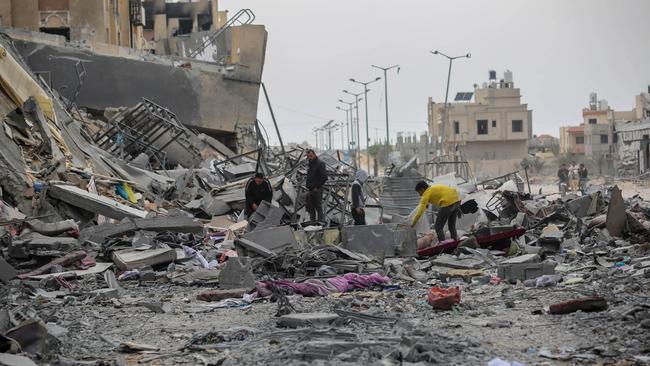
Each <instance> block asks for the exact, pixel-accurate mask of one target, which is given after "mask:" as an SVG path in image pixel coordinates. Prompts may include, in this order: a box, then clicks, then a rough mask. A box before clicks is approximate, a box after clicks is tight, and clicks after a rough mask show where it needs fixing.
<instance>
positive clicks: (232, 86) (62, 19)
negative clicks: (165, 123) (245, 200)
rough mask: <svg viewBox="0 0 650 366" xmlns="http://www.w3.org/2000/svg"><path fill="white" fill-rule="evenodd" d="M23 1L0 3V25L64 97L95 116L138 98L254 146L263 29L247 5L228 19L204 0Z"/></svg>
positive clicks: (235, 146) (196, 126) (224, 138)
mask: <svg viewBox="0 0 650 366" xmlns="http://www.w3.org/2000/svg"><path fill="white" fill-rule="evenodd" d="M25 3H26V4H23V3H22V2H21V5H20V6H19V5H18V3H17V2H16V1H13V2H12V1H9V0H6V1H3V4H4V6H3V7H2V9H4V13H3V14H1V15H0V16H2V19H3V20H5V21H3V24H4V25H5V26H6V27H12V28H7V29H6V31H7V32H8V34H10V35H11V36H12V38H13V39H14V41H15V43H16V48H17V50H18V51H19V52H20V53H21V55H22V56H23V57H24V59H25V61H26V62H27V65H28V66H29V67H30V68H31V69H32V70H34V72H35V73H37V74H38V75H40V76H41V77H42V78H43V79H44V80H45V81H46V82H47V83H48V85H49V86H50V87H51V88H53V89H54V90H56V91H57V92H58V93H59V94H60V95H61V96H62V97H63V98H65V99H66V100H67V103H68V105H73V104H74V105H75V106H76V107H78V108H82V109H84V110H86V111H87V112H88V113H91V114H92V115H94V116H97V117H103V114H104V112H105V111H106V110H109V109H112V108H118V107H134V106H135V105H136V104H138V103H139V102H140V101H141V98H146V99H148V100H151V101H153V102H154V103H157V104H159V105H162V106H165V107H166V108H168V109H169V110H170V111H172V112H173V113H174V114H176V116H177V117H178V120H179V122H180V123H182V124H184V125H185V126H188V127H190V128H192V129H193V130H196V131H198V132H202V133H205V134H207V135H209V136H211V137H214V138H216V139H218V140H219V141H220V142H222V143H224V144H225V145H226V146H228V147H229V148H230V149H231V150H234V151H237V152H243V150H241V151H238V150H239V149H240V147H242V146H247V147H254V146H255V141H256V140H257V138H256V121H257V107H258V98H259V91H260V85H261V80H262V71H263V66H264V58H265V52H266V37H267V33H266V30H265V29H264V26H262V25H255V24H251V23H252V22H253V21H254V19H255V16H254V14H253V13H252V11H250V10H248V9H244V10H242V11H240V12H237V13H236V14H234V15H233V17H231V18H230V19H226V17H227V13H226V12H224V11H219V10H218V9H217V2H216V1H207V0H204V1H200V2H193V3H187V2H180V3H169V4H167V3H165V2H164V1H136V2H133V1H131V2H129V1H126V0H124V1H114V2H111V4H113V6H112V7H107V6H106V4H105V2H104V1H100V0H97V1H95V0H91V1H84V2H83V3H84V5H83V6H82V5H80V4H79V2H78V1H26V2H25ZM91 14H92V16H90V15H91ZM53 19H56V22H57V23H56V24H53V22H55V21H54V20H53ZM220 19H221V20H220ZM48 22H49V23H48ZM120 29H121V30H120ZM39 31H40V32H39ZM48 33H49V34H48ZM129 33H133V34H132V36H131V38H128V37H126V35H128V34H129ZM139 40H144V41H142V42H139ZM106 70H111V72H106Z"/></svg>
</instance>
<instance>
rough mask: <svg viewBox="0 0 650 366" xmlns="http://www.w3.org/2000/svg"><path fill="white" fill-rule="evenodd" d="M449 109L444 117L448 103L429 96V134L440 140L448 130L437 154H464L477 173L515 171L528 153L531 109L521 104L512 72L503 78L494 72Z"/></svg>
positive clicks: (460, 96)
mask: <svg viewBox="0 0 650 366" xmlns="http://www.w3.org/2000/svg"><path fill="white" fill-rule="evenodd" d="M472 99H473V101H472ZM447 109H448V114H449V115H448V116H447V117H446V118H445V107H444V103H435V102H433V101H432V99H431V98H429V108H428V112H429V132H430V134H431V135H432V136H434V139H435V140H436V141H439V140H440V137H441V136H442V135H443V133H444V139H443V140H444V143H443V146H441V148H440V149H439V153H443V154H449V153H452V154H459V155H461V157H462V158H464V159H466V160H467V161H468V162H469V164H470V166H471V168H472V170H473V171H474V173H475V175H476V176H477V177H479V178H480V177H488V176H496V175H500V174H505V173H508V172H511V171H513V170H517V169H518V168H519V166H520V163H521V161H522V160H523V159H525V158H526V157H527V156H528V140H529V139H531V138H532V122H533V118H532V111H531V110H529V109H528V105H527V104H525V103H522V102H521V92H520V90H519V89H518V88H515V84H514V81H513V77H512V72H511V71H506V72H504V75H503V79H501V80H499V81H497V78H496V72H495V71H490V72H489V81H488V82H486V83H483V85H482V86H478V85H474V92H466V93H458V94H457V95H456V97H455V99H454V101H453V102H451V103H449V107H448V108H447ZM443 120H446V122H445V123H444V127H443Z"/></svg>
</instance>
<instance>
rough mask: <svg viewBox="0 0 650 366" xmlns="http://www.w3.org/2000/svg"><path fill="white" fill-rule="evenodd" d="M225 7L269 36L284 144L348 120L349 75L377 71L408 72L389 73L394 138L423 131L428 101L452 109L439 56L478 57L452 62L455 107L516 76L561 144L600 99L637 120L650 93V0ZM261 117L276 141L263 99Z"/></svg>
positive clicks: (372, 112) (372, 106)
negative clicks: (635, 109)
mask: <svg viewBox="0 0 650 366" xmlns="http://www.w3.org/2000/svg"><path fill="white" fill-rule="evenodd" d="M219 7H220V8H221V9H228V10H230V11H231V12H235V11H237V10H239V9H241V8H250V9H252V10H253V11H254V12H255V14H256V16H257V20H256V23H258V24H264V25H265V26H266V29H267V31H268V33H269V35H268V45H267V54H266V64H265V68H264V76H263V79H264V82H265V83H266V86H267V89H268V91H269V95H270V98H271V102H272V103H273V107H274V111H275V114H276V118H277V120H278V123H279V127H280V131H281V133H282V136H283V139H284V141H293V142H301V141H304V140H308V141H310V142H312V143H313V141H314V134H313V132H312V129H313V128H314V127H317V126H320V125H322V124H324V123H325V122H327V121H328V120H330V119H335V120H337V121H341V120H343V121H344V120H345V113H344V112H342V111H339V110H337V109H336V106H337V105H339V104H338V103H337V100H338V99H339V98H343V99H348V100H350V101H351V100H352V99H351V97H350V96H346V95H345V94H343V93H342V92H341V90H342V89H348V90H351V91H355V92H358V91H361V87H360V86H358V85H354V84H352V83H350V82H349V81H348V79H349V78H351V77H353V78H356V79H358V80H371V79H374V78H375V77H376V76H380V74H379V72H378V70H375V69H372V68H371V67H370V65H371V64H377V65H382V66H390V65H393V64H399V65H400V66H401V71H400V73H399V75H396V73H395V72H392V73H391V74H390V75H389V90H388V94H389V95H388V97H389V109H390V126H391V127H390V128H391V130H390V131H391V136H392V138H394V136H395V135H396V133H397V132H398V131H411V132H421V131H425V130H426V120H427V105H426V103H427V98H428V97H429V96H431V97H433V99H434V100H435V101H444V93H445V84H446V78H447V67H448V63H447V60H446V59H444V58H442V57H440V56H434V55H432V54H430V53H429V51H430V50H433V49H439V50H441V51H443V52H445V53H447V54H449V55H459V54H465V53H467V52H470V53H471V54H472V58H471V59H469V60H467V59H461V60H457V61H455V62H454V67H453V70H452V77H451V86H450V91H449V95H450V99H452V98H453V97H454V96H455V94H456V92H458V91H472V89H473V84H474V83H478V84H481V83H482V82H483V81H486V80H487V78H488V70H489V69H495V70H497V75H498V77H499V78H501V77H502V75H503V71H504V70H506V69H509V70H512V72H513V74H514V82H515V87H518V88H521V93H522V96H523V97H522V100H523V102H524V103H528V106H529V108H530V109H532V110H533V131H534V133H535V134H540V133H549V134H551V135H554V136H557V135H558V134H559V127H560V126H562V125H567V124H576V123H578V122H579V121H581V119H582V117H581V110H582V108H583V107H585V106H586V105H587V102H588V98H589V93H590V92H592V91H595V92H597V93H598V98H599V99H606V100H607V101H608V102H609V104H610V106H611V107H612V108H614V109H617V110H624V109H628V110H629V109H631V108H632V106H633V103H634V96H635V95H637V94H639V93H640V92H641V91H647V87H648V84H650V47H649V46H648V44H650V18H649V17H648V16H649V15H650V1H649V0H624V1H623V0H610V1H604V0H579V1H577V0H537V1H524V0H490V1H484V0H476V1H468V0H467V1H466V0H447V1H434V0H400V1H383V0H328V1H322V0H321V1H316V0H219ZM370 88H371V89H372V91H371V92H370V94H369V98H368V100H369V104H368V108H369V117H370V118H369V119H370V137H371V138H372V139H374V138H375V134H376V133H378V134H379V135H380V136H384V135H385V120H384V118H385V117H384V113H385V112H384V100H385V98H384V92H383V81H382V82H381V83H375V84H373V85H372V86H371V87H370ZM362 112H363V109H362ZM258 117H259V119H260V120H261V121H262V122H263V124H264V125H265V127H266V128H267V130H269V133H270V134H271V132H272V129H273V124H272V120H271V117H270V114H269V113H268V108H267V107H266V102H265V101H264V99H263V95H262V94H260V104H259V112H258ZM361 121H362V123H363V121H365V120H364V117H363V114H361ZM363 127H364V125H363V124H362V129H363ZM374 128H379V129H380V130H379V131H378V132H376V131H375V130H374ZM363 136H365V135H364V133H363V132H362V141H363ZM335 138H336V141H337V142H336V144H337V145H336V146H338V145H339V144H340V135H338V134H337V135H336V137H335ZM271 142H272V143H275V142H277V139H276V138H275V136H273V137H271Z"/></svg>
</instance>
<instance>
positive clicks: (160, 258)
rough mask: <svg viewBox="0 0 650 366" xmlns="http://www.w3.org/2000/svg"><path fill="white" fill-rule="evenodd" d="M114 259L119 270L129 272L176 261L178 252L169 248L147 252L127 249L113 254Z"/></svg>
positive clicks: (148, 250)
mask: <svg viewBox="0 0 650 366" xmlns="http://www.w3.org/2000/svg"><path fill="white" fill-rule="evenodd" d="M112 259H113V262H115V265H117V267H118V268H119V269H121V270H123V271H127V270H131V269H139V268H142V267H148V266H149V267H151V266H155V265H158V264H164V263H169V262H172V261H174V260H176V251H175V250H174V249H172V248H169V247H167V246H165V247H163V248H156V249H147V250H131V249H127V250H123V251H118V252H113V256H112Z"/></svg>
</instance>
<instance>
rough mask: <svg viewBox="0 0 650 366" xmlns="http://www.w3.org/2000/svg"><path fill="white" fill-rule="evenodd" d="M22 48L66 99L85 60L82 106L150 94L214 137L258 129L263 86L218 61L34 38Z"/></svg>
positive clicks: (133, 100)
mask: <svg viewBox="0 0 650 366" xmlns="http://www.w3.org/2000/svg"><path fill="white" fill-rule="evenodd" d="M16 46H17V48H18V50H19V52H20V53H21V54H22V56H23V58H24V59H25V61H26V62H27V64H28V65H29V66H30V67H31V68H32V69H33V70H38V71H39V72H43V71H48V72H50V73H51V82H52V87H53V88H54V89H56V90H57V91H59V92H60V93H61V94H62V95H63V96H64V97H66V98H71V97H72V95H73V94H74V90H75V89H76V87H77V85H78V78H77V74H76V71H75V68H74V63H75V62H76V61H77V60H81V61H82V62H83V63H84V66H85V68H86V72H87V75H86V78H85V80H84V83H83V85H82V86H81V89H80V93H79V96H78V98H77V99H76V101H75V102H76V103H77V105H78V106H80V107H85V108H89V109H93V110H104V109H106V108H109V107H121V106H134V105H135V104H137V103H138V102H139V101H140V100H141V98H142V97H145V98H147V99H150V100H152V101H154V102H156V103H158V104H160V105H163V106H165V107H167V108H169V109H170V110H172V111H173V112H174V113H176V115H177V116H178V118H179V119H180V120H181V121H182V122H183V123H184V124H186V125H188V126H190V127H193V128H196V129H197V130H199V131H201V132H204V133H206V134H208V135H213V136H217V137H224V136H228V135H233V134H234V132H235V131H236V129H237V128H238V127H239V128H241V127H250V128H251V129H253V128H254V123H255V120H256V118H257V103H258V95H259V84H257V83H251V82H243V81H238V80H231V79H230V78H226V77H224V75H222V74H220V73H218V67H217V66H216V65H211V64H207V63H199V62H192V64H191V66H190V67H176V66H173V65H172V64H171V63H172V62H171V60H170V62H169V64H166V63H163V62H154V61H144V60H142V59H135V58H126V57H114V56H108V55H103V54H98V53H93V52H91V51H89V50H81V49H79V48H74V47H70V46H54V45H45V44H41V43H37V42H33V41H17V42H16ZM107 70H111V72H107Z"/></svg>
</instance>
